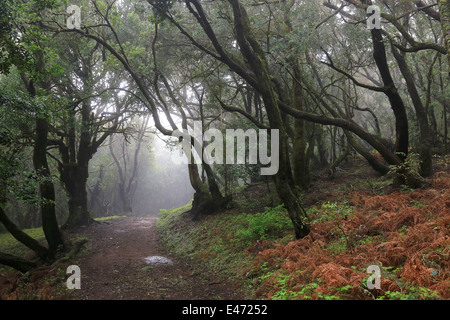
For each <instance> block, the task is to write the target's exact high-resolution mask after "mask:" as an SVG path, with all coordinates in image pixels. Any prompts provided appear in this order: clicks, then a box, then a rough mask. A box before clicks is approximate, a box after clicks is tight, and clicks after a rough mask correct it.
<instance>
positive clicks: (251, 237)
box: [235, 205, 292, 245]
mask: <svg viewBox="0 0 450 320" xmlns="http://www.w3.org/2000/svg"><path fill="white" fill-rule="evenodd" d="M238 221H239V224H240V225H241V226H240V228H239V229H238V230H237V231H236V233H235V237H236V238H237V239H236V240H238V241H242V242H245V243H246V244H247V245H250V244H252V243H253V242H255V241H257V240H261V239H266V240H268V239H274V238H277V237H281V236H282V235H283V233H284V232H286V231H288V230H290V229H291V228H292V224H291V221H290V219H289V217H288V216H287V212H286V210H285V209H284V207H283V205H279V206H277V207H274V208H266V211H264V212H262V213H256V214H246V213H243V214H242V215H241V216H240V217H239V219H238Z"/></svg>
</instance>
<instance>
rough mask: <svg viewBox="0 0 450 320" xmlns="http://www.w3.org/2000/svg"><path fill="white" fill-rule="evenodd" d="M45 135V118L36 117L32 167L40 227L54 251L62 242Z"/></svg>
mask: <svg viewBox="0 0 450 320" xmlns="http://www.w3.org/2000/svg"><path fill="white" fill-rule="evenodd" d="M47 136H48V123H47V120H45V119H40V118H38V119H36V138H35V143H34V150H33V164H34V169H35V170H36V173H37V174H38V176H40V180H39V192H40V196H41V204H40V205H41V219H42V229H43V230H44V234H45V238H46V239H47V243H48V246H49V249H50V251H52V252H56V250H57V249H58V247H59V246H62V245H63V244H64V242H63V240H62V237H61V233H60V231H59V226H58V221H57V220H56V213H55V188H54V186H53V181H52V180H51V174H50V169H49V167H48V163H47Z"/></svg>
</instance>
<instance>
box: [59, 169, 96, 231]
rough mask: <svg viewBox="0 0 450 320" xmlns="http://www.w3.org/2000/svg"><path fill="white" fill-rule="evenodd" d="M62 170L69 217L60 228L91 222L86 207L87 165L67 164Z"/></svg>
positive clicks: (71, 227)
mask: <svg viewBox="0 0 450 320" xmlns="http://www.w3.org/2000/svg"><path fill="white" fill-rule="evenodd" d="M63 171H64V173H63V175H62V177H63V182H64V186H65V189H66V192H67V196H68V198H69V217H68V218H67V221H66V222H65V223H64V225H63V227H62V228H63V229H73V228H76V227H78V226H82V225H87V224H89V223H90V222H92V218H91V217H90V215H89V210H88V208H87V201H88V199H87V189H86V188H87V187H86V185H87V179H88V176H89V172H88V166H87V165H84V166H81V165H79V164H75V165H67V166H65V168H64V169H63Z"/></svg>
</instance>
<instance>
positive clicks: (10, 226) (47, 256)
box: [0, 207, 53, 261]
mask: <svg viewBox="0 0 450 320" xmlns="http://www.w3.org/2000/svg"><path fill="white" fill-rule="evenodd" d="M0 222H1V223H3V225H4V226H5V228H6V230H8V231H9V233H11V235H12V236H13V237H14V238H15V239H16V240H17V241H19V242H20V243H22V244H24V245H25V246H27V247H28V248H30V249H31V250H33V251H34V252H35V253H36V254H37V255H38V257H39V258H41V259H42V260H44V261H50V260H52V257H53V254H52V253H51V252H50V251H49V250H48V249H47V248H46V247H44V246H42V245H41V244H40V243H39V242H38V241H36V240H35V239H33V238H32V237H30V236H29V235H27V234H26V233H25V232H23V231H22V230H20V229H19V228H18V227H17V226H16V225H15V224H14V223H13V222H12V221H11V220H9V218H8V216H7V215H6V213H5V212H4V211H3V208H2V207H0Z"/></svg>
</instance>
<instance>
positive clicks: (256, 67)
mask: <svg viewBox="0 0 450 320" xmlns="http://www.w3.org/2000/svg"><path fill="white" fill-rule="evenodd" d="M229 3H230V4H231V6H232V9H233V15H234V27H235V36H236V40H237V42H238V44H239V49H240V51H241V53H242V55H243V56H244V58H245V59H246V60H247V61H248V63H249V65H250V67H251V69H252V71H253V73H254V74H255V79H256V89H257V90H258V91H259V93H260V94H261V97H262V99H263V101H264V105H265V107H266V111H267V117H268V119H269V123H270V127H271V128H272V129H278V130H279V138H280V139H279V170H278V173H277V174H275V175H274V176H273V179H274V182H275V187H276V189H277V193H278V195H279V197H280V199H281V200H282V201H283V203H284V205H285V207H286V209H287V211H288V214H289V217H290V219H291V221H292V224H293V226H294V231H295V236H296V238H297V239H300V238H303V237H305V236H306V235H308V233H309V231H310V225H309V220H308V217H307V214H306V211H305V210H304V208H303V207H302V206H301V204H300V202H299V199H298V196H297V194H296V190H295V185H294V181H293V176H292V170H291V165H290V159H289V154H288V142H287V138H288V137H287V133H286V131H285V128H284V123H283V119H282V117H281V112H280V108H279V106H278V98H277V96H276V93H275V90H274V88H273V85H272V81H271V77H270V75H269V70H268V64H267V60H266V57H265V54H264V51H263V50H262V48H261V47H260V45H259V43H258V41H257V40H256V38H255V37H254V35H253V34H252V31H251V28H250V22H249V20H248V16H247V12H246V11H245V8H244V7H243V6H242V4H241V3H240V2H239V1H238V0H229ZM272 143H275V141H272Z"/></svg>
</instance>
